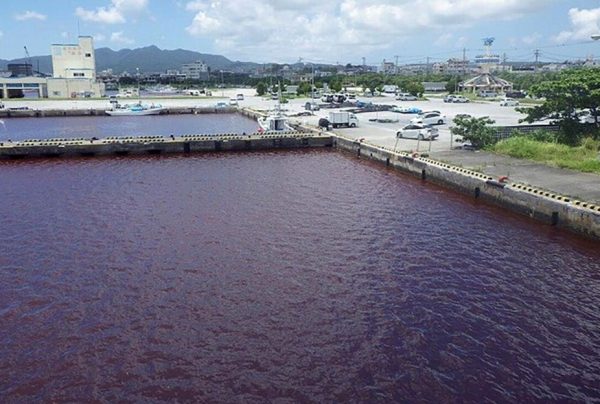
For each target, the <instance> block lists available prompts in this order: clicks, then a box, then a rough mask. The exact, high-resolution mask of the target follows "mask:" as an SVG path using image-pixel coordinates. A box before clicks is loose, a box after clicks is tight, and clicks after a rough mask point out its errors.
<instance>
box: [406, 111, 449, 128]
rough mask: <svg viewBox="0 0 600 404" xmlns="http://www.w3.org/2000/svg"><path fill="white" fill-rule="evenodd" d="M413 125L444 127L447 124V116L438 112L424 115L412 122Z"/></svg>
mask: <svg viewBox="0 0 600 404" xmlns="http://www.w3.org/2000/svg"><path fill="white" fill-rule="evenodd" d="M410 123H412V124H423V125H443V124H445V123H446V116H445V115H442V114H440V113H437V112H427V113H425V112H424V113H422V114H421V115H419V116H417V117H416V118H413V119H411V120H410Z"/></svg>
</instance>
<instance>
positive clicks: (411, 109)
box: [391, 106, 423, 114]
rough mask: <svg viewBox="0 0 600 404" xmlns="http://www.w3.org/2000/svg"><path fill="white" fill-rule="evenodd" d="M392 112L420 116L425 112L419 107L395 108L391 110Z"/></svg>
mask: <svg viewBox="0 0 600 404" xmlns="http://www.w3.org/2000/svg"><path fill="white" fill-rule="evenodd" d="M391 111H392V112H399V113H401V114H420V113H422V112H423V110H422V109H421V108H417V107H397V106H394V107H392V109H391Z"/></svg>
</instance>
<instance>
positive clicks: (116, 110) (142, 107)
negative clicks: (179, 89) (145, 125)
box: [106, 102, 164, 116]
mask: <svg viewBox="0 0 600 404" xmlns="http://www.w3.org/2000/svg"><path fill="white" fill-rule="evenodd" d="M162 111H164V108H163V107H162V106H161V105H155V104H151V105H147V104H142V103H141V102H139V103H137V104H126V105H119V104H115V105H114V106H113V108H112V109H109V110H107V111H106V114H107V115H110V116H145V115H159V114H160V113H161V112H162Z"/></svg>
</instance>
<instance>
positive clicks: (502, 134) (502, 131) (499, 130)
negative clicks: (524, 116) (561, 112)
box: [494, 125, 560, 140]
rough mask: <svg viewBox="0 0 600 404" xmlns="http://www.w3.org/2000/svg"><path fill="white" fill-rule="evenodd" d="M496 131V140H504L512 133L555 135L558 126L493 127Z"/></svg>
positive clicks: (558, 128)
mask: <svg viewBox="0 0 600 404" xmlns="http://www.w3.org/2000/svg"><path fill="white" fill-rule="evenodd" d="M494 129H495V130H496V138H497V139H498V140H504V139H507V138H509V137H511V136H512V134H513V132H514V131H519V132H521V133H531V132H535V131H537V130H543V131H546V132H553V133H557V132H558V131H559V130H560V126H558V125H515V126H494Z"/></svg>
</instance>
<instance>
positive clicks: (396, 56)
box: [394, 55, 399, 74]
mask: <svg viewBox="0 0 600 404" xmlns="http://www.w3.org/2000/svg"><path fill="white" fill-rule="evenodd" d="M394 57H395V58H396V69H395V71H396V74H398V58H399V56H398V55H395V56H394Z"/></svg>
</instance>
